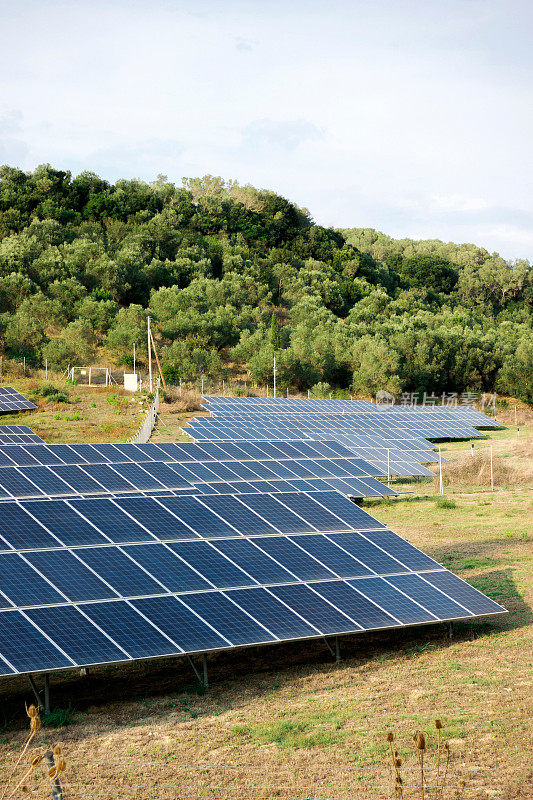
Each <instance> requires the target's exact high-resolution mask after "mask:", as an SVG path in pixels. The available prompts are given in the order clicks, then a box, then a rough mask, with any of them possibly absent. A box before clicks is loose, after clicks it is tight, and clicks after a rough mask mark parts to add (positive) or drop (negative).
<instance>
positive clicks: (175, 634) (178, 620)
mask: <svg viewBox="0 0 533 800" xmlns="http://www.w3.org/2000/svg"><path fill="white" fill-rule="evenodd" d="M132 605H133V606H135V608H137V609H138V610H139V611H140V612H141V613H142V614H145V615H146V616H148V617H149V618H150V619H154V620H157V627H158V628H159V629H160V630H161V631H163V633H165V634H166V635H167V636H170V638H171V639H172V640H173V641H174V642H176V644H177V645H178V647H179V648H180V649H181V650H182V651H187V652H195V651H196V652H198V651H200V652H201V651H203V650H216V649H217V648H220V647H228V645H229V644H230V642H228V641H227V640H226V639H224V638H223V637H222V636H220V635H219V634H218V633H217V632H216V631H215V630H213V628H211V627H210V626H209V625H207V624H206V623H205V622H203V621H202V620H201V619H200V617H198V616H197V615H196V614H193V612H192V611H190V610H189V609H188V608H187V607H186V606H184V605H183V603H180V601H179V600H178V599H176V598H174V597H154V598H147V599H146V600H134V601H133V602H132Z"/></svg>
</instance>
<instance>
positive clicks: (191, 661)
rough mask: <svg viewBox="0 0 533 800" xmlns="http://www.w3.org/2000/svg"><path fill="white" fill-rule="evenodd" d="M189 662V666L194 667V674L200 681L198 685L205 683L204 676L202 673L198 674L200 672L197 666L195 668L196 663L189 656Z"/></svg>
mask: <svg viewBox="0 0 533 800" xmlns="http://www.w3.org/2000/svg"><path fill="white" fill-rule="evenodd" d="M187 661H188V662H189V664H190V665H191V667H192V669H193V672H194V674H195V675H196V677H197V679H198V683H203V680H202V676H201V675H200V673H199V672H198V670H197V669H196V666H195V664H194V661H193V660H192V658H191V657H190V656H187Z"/></svg>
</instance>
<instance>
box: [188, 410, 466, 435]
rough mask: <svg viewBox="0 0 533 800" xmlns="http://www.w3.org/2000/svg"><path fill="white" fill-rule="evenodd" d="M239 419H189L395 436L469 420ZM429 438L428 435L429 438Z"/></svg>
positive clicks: (401, 417)
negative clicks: (341, 430)
mask: <svg viewBox="0 0 533 800" xmlns="http://www.w3.org/2000/svg"><path fill="white" fill-rule="evenodd" d="M239 417H243V418H242V419H237V420H232V419H225V415H218V414H217V415H215V416H209V417H195V418H194V419H193V420H192V422H193V423H194V424H196V425H199V426H205V427H213V426H218V425H222V424H224V423H231V422H243V423H246V424H249V425H253V424H256V425H259V424H261V425H272V426H283V425H285V426H286V425H289V426H294V427H298V428H302V429H305V428H310V429H313V428H315V427H316V426H322V427H324V428H326V429H330V428H332V427H345V428H350V429H353V431H354V432H357V431H359V433H360V434H361V435H365V434H367V435H370V434H372V433H374V432H375V433H376V434H377V433H379V434H380V435H384V436H385V435H389V436H392V437H396V438H413V437H414V438H417V437H418V438H420V437H424V438H428V437H427V434H426V433H425V431H428V432H429V433H431V431H434V430H436V431H440V430H441V429H446V430H448V429H449V430H455V429H460V430H463V429H466V430H471V429H472V428H473V427H474V426H473V420H469V419H463V418H460V419H453V420H452V419H443V418H442V417H439V416H437V415H435V414H402V415H397V416H389V415H388V414H379V413H377V414H324V415H315V414H301V415H285V414H250V415H242V414H241V415H239ZM430 438H432V437H430Z"/></svg>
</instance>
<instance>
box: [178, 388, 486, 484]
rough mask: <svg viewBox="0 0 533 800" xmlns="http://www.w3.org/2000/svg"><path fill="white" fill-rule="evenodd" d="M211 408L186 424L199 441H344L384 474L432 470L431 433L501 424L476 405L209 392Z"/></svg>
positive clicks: (458, 434) (438, 435)
mask: <svg viewBox="0 0 533 800" xmlns="http://www.w3.org/2000/svg"><path fill="white" fill-rule="evenodd" d="M207 399H208V400H209V405H207V406H206V408H207V409H208V410H210V411H211V412H212V416H209V417H197V418H195V419H194V420H193V421H192V423H190V424H189V425H188V426H187V427H186V428H183V430H184V431H185V432H186V433H188V434H189V435H190V436H191V437H192V438H193V439H194V441H196V442H207V441H210V442H226V441H228V442H232V441H233V442H239V441H250V440H255V441H260V440H264V441H294V440H296V439H303V440H307V441H320V440H322V439H324V438H327V439H329V440H335V441H337V442H341V443H343V444H345V445H346V446H347V447H349V448H350V450H351V451H352V452H353V454H354V455H356V456H357V457H359V458H363V459H365V460H366V461H368V462H369V463H371V464H372V466H373V467H374V468H375V469H376V470H377V474H379V475H381V476H384V475H390V476H402V475H403V476H423V475H427V476H431V475H432V472H431V471H430V470H428V469H427V468H426V467H424V466H421V465H422V464H428V463H432V462H433V463H435V462H438V461H439V456H438V455H437V454H436V453H435V451H434V450H433V447H434V445H433V444H432V443H431V442H430V441H428V439H449V438H468V439H470V438H476V437H482V436H484V434H482V433H480V432H479V431H478V430H476V428H475V427H474V426H475V425H477V426H479V427H490V426H493V427H494V426H496V427H501V426H499V424H498V423H495V422H494V420H491V419H490V418H489V417H486V416H485V415H484V414H481V413H480V412H478V411H476V410H475V409H471V408H465V409H456V408H447V407H430V406H428V407H425V408H414V409H413V408H411V409H407V408H405V409H404V408H390V409H386V410H381V409H379V408H378V407H377V406H375V405H374V404H373V403H370V402H366V401H350V400H309V401H307V400H298V399H294V400H289V399H279V400H277V399H276V400H274V399H273V398H225V397H222V398H220V397H217V398H215V397H208V398H207Z"/></svg>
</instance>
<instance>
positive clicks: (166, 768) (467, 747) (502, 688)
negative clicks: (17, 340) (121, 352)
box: [0, 409, 533, 800]
mask: <svg viewBox="0 0 533 800" xmlns="http://www.w3.org/2000/svg"><path fill="white" fill-rule="evenodd" d="M106 410H107V409H106ZM39 413H41V412H39ZM43 413H47V412H46V411H45V412H43ZM184 415H187V411H186V410H183V409H182V410H179V411H178V410H169V411H168V412H167V417H166V418H167V423H166V427H167V429H168V431H171V430H172V429H174V428H177V425H176V423H178V422H181V420H183V419H184V418H186V416H185V417H184ZM162 416H163V420H165V414H163V415H162ZM174 417H180V419H179V420H178V419H174ZM35 418H37V414H35V415H32V416H31V418H26V417H25V418H24V424H30V425H31V426H32V427H35V425H34V422H33V420H34V419H35ZM10 422H11V420H10ZM58 435H59V432H58ZM159 435H161V436H164V435H165V434H164V433H160V434H159ZM166 435H168V436H171V433H168V432H167V434H166ZM73 436H74V435H73V434H72V436H71V438H70V440H73ZM156 436H157V432H156ZM530 437H531V427H528V426H527V425H525V426H524V425H523V426H522V428H521V431H520V437H519V438H518V439H517V437H516V429H513V428H509V429H507V430H506V431H504V432H497V433H491V434H490V436H489V437H488V438H487V440H486V441H484V442H483V444H481V443H478V442H476V445H475V447H476V448H485V447H486V446H487V444H488V443H490V442H492V443H493V448H494V461H495V464H497V469H496V470H495V474H496V475H497V476H498V482H497V483H496V485H495V491H494V492H490V490H489V487H488V486H487V483H486V475H485V473H482V477H483V481H482V484H481V485H480V484H476V483H472V484H464V485H460V486H457V485H456V484H455V482H454V480H455V479H454V480H452V477H453V475H455V478H457V476H458V475H459V477H460V475H462V474H466V475H470V472H469V471H468V470H469V467H468V465H467V467H463V466H462V461H461V459H467V458H470V459H471V456H470V454H469V453H468V452H466V453H464V454H463V453H462V452H460V451H461V450H465V449H466V450H468V449H469V445H468V444H465V443H464V442H463V443H455V444H451V445H449V444H447V445H446V447H445V449H443V456H444V457H446V458H450V460H451V461H450V465H449V466H447V467H445V469H448V470H449V476H450V484H451V485H450V486H448V485H447V482H446V480H445V487H446V494H445V502H444V503H443V501H442V499H441V498H440V495H439V493H438V482H437V481H434V482H432V481H431V480H430V479H425V480H424V481H418V482H411V483H404V484H397V485H398V488H400V489H401V490H403V491H405V492H408V494H402V495H401V496H400V497H399V498H398V499H392V500H388V501H365V502H364V507H365V508H366V509H367V510H368V511H369V512H370V513H372V514H373V515H374V516H376V517H377V518H378V519H380V520H382V521H383V522H386V523H387V525H390V527H391V528H392V529H393V530H395V531H397V532H398V533H399V534H401V535H402V536H405V537H406V538H407V539H408V540H409V541H411V542H412V543H413V544H415V545H416V546H418V547H420V548H421V549H422V550H424V551H425V552H427V553H428V554H429V555H431V556H433V557H434V558H436V559H437V560H438V561H440V562H441V563H443V564H444V565H445V566H447V567H449V568H450V569H452V570H453V571H454V572H456V573H457V574H458V575H460V576H461V577H463V578H465V579H466V580H468V581H469V582H471V583H472V584H473V585H474V586H476V587H477V588H479V589H480V590H482V591H483V592H485V593H486V594H488V595H489V596H491V597H493V598H494V599H495V600H496V601H498V602H500V603H502V604H503V605H504V606H505V607H506V608H507V609H508V610H509V614H508V615H505V616H501V617H495V618H492V619H486V620H479V621H474V622H471V623H457V624H456V626H455V631H454V637H453V638H452V639H450V638H449V637H448V631H447V629H446V628H445V626H443V625H440V626H439V625H436V626H429V627H419V628H411V629H407V630H404V631H401V630H398V631H393V632H389V633H382V634H378V635H359V636H348V637H343V638H342V639H341V649H342V656H343V660H342V661H341V663H340V664H336V663H335V662H334V661H333V660H332V658H331V655H330V654H329V652H328V650H327V649H326V647H325V645H324V644H323V643H322V642H320V641H316V642H310V643H299V644H285V645H277V646H275V647H268V648H250V649H246V650H243V651H239V652H233V653H221V654H218V655H216V656H212V657H210V660H209V664H210V678H211V688H210V689H209V691H208V692H207V693H201V692H200V691H199V687H198V685H195V684H194V683H193V677H194V676H193V673H192V671H191V670H190V668H189V667H188V666H187V664H186V662H185V661H184V660H180V659H166V660H162V661H154V662H144V663H142V664H136V665H132V666H131V667H120V666H115V667H108V668H105V669H98V670H94V671H91V674H90V676H89V677H88V678H81V677H79V676H78V674H76V673H71V674H68V675H67V674H65V675H61V674H59V673H58V674H56V675H55V676H53V685H52V691H53V699H54V701H55V703H56V705H58V706H60V707H61V708H63V709H65V708H67V707H68V706H69V704H72V708H73V710H72V711H70V712H68V713H67V714H65V713H63V716H67V717H69V718H70V720H71V724H70V725H68V726H67V727H62V728H59V729H56V728H54V727H45V728H43V730H42V731H41V732H40V733H39V737H40V739H39V741H53V742H55V741H61V743H62V745H63V747H64V752H65V756H66V758H67V761H68V769H67V773H66V775H65V782H64V783H65V787H66V790H65V798H72V800H74V798H102V799H104V798H105V800H111V798H117V799H118V798H124V799H125V800H126V799H127V800H129V798H139V800H141V799H142V800H150V799H153V800H156V799H157V800H171V799H173V798H176V799H177V798H180V800H181V798H212V799H213V800H214V799H215V798H217V799H220V800H229V799H230V798H232V799H233V798H235V800H255V798H272V799H273V798H291V799H292V800H304V798H305V799H308V800H311V799H312V800H319V798H321V799H325V798H331V799H332V800H340V799H341V798H342V799H343V800H347V799H348V798H353V799H354V800H355V798H358V799H359V800H364V798H371V800H378V798H379V800H381V799H382V798H389V797H392V792H391V790H390V787H391V779H390V774H389V768H388V761H387V743H386V741H385V734H386V732H387V731H389V730H391V731H394V732H395V734H396V737H397V743H396V746H397V747H398V749H399V750H400V752H401V753H402V754H404V755H405V758H404V763H405V764H406V768H405V782H406V789H405V795H404V797H405V798H406V799H407V798H415V797H419V796H420V795H419V793H418V789H417V785H416V770H415V763H416V756H415V751H414V749H413V744H412V741H411V736H412V734H413V733H414V732H415V731H416V730H423V731H426V733H427V735H428V739H429V742H430V744H432V743H433V742H434V740H435V736H434V733H435V731H434V719H435V718H436V717H439V718H441V719H442V721H443V724H444V735H445V736H446V737H447V738H448V740H449V742H450V747H451V750H452V761H451V767H450V780H449V781H448V783H449V784H450V790H449V792H448V793H447V794H446V795H445V798H453V797H455V796H456V795H455V793H454V789H455V787H457V786H458V785H459V782H460V780H462V779H464V780H465V781H466V787H465V790H464V794H463V796H464V797H465V798H469V799H471V800H518V798H520V800H524V799H525V798H528V800H531V798H532V797H533V764H532V759H531V753H532V751H533V750H532V745H533V739H532V734H533V730H532V724H531V718H532V706H531V698H532V681H531V677H532V674H533V671H532V661H533V647H532V640H531V626H532V622H533V614H532V612H531V604H532V601H533V577H532V576H533V570H532V566H533V552H532V548H531V521H532V496H531V481H529V482H528V480H524V481H521V482H520V481H518V480H517V479H516V476H517V475H519V476H520V475H523V474H524V470H525V469H526V468H527V465H528V461H529V463H530V461H531V445H530V442H531V439H530ZM44 438H46V439H47V440H50V437H49V436H46V435H45V436H44ZM172 438H173V437H172ZM154 440H155V441H157V438H155V439H154ZM502 464H504V465H505V468H503V467H501V465H502ZM454 470H455V472H454ZM476 474H478V473H476ZM31 699H32V697H31V695H30V694H29V693H28V691H27V686H26V684H25V683H24V681H23V679H21V678H13V679H9V680H7V681H6V682H5V684H4V685H3V687H2V705H1V707H0V721H1V720H3V730H2V733H1V739H0V741H1V742H2V752H3V757H4V764H5V765H7V764H9V763H11V762H12V761H13V760H14V759H15V758H16V753H17V751H18V748H19V747H20V744H21V742H22V740H23V736H24V732H23V730H22V727H21V726H22V725H24V724H25V717H24V709H23V701H24V700H26V701H28V702H29V701H31ZM56 721H57V720H56ZM50 722H51V723H53V722H54V719H52V720H50ZM428 760H429V763H430V764H431V758H429V759H428ZM47 792H48V793H47V794H44V793H42V794H41V793H39V792H36V793H35V794H34V796H35V797H41V796H42V797H45V796H49V791H48V790H47ZM426 797H431V798H433V795H432V794H431V793H430V794H426Z"/></svg>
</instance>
